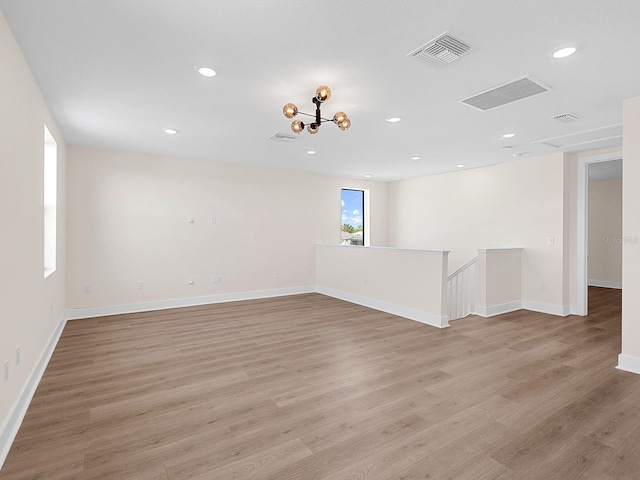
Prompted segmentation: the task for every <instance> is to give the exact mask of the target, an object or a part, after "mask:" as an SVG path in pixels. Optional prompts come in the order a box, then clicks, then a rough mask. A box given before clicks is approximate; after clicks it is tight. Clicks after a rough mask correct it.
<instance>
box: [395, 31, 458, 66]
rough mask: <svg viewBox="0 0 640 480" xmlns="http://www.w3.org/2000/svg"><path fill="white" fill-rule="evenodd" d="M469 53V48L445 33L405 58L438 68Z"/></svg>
mask: <svg viewBox="0 0 640 480" xmlns="http://www.w3.org/2000/svg"><path fill="white" fill-rule="evenodd" d="M470 51H471V46H469V45H468V44H467V43H465V42H463V41H462V40H460V39H459V38H456V37H454V36H453V35H450V34H448V33H447V32H445V33H443V34H442V35H440V36H439V37H436V38H434V39H433V40H431V41H430V42H428V43H425V44H424V45H422V46H421V47H418V48H416V49H415V50H414V51H413V52H411V53H410V54H408V55H407V57H413V58H415V59H416V60H420V61H422V62H425V63H428V64H429V65H431V66H433V67H436V68H440V67H444V66H445V65H448V64H450V63H451V62H454V61H456V60H458V59H459V58H460V57H461V56H463V55H466V54H467V53H469V52H470Z"/></svg>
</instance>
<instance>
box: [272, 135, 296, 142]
mask: <svg viewBox="0 0 640 480" xmlns="http://www.w3.org/2000/svg"><path fill="white" fill-rule="evenodd" d="M297 138H298V137H296V136H295V135H289V134H288V133H274V134H273V135H271V136H270V137H269V140H275V141H276V142H293V141H294V140H296V139H297Z"/></svg>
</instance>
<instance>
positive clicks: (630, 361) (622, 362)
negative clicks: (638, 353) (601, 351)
mask: <svg viewBox="0 0 640 480" xmlns="http://www.w3.org/2000/svg"><path fill="white" fill-rule="evenodd" d="M616 368H617V369H618V370H624V371H625V372H631V373H637V374H640V358H638V357H632V356H631V355H623V354H622V353H621V354H620V355H618V366H617V367H616Z"/></svg>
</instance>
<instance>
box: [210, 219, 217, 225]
mask: <svg viewBox="0 0 640 480" xmlns="http://www.w3.org/2000/svg"><path fill="white" fill-rule="evenodd" d="M216 223H218V219H217V218H216V217H211V225H215V224H216Z"/></svg>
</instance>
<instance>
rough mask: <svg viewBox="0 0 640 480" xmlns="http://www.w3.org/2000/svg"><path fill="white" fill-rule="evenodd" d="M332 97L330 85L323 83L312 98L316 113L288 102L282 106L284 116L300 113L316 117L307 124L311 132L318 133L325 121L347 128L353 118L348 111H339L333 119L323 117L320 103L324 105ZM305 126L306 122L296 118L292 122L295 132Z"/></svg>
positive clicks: (293, 115)
mask: <svg viewBox="0 0 640 480" xmlns="http://www.w3.org/2000/svg"><path fill="white" fill-rule="evenodd" d="M330 98H331V90H330V89H329V87H327V86H325V85H321V86H319V87H318V88H317V89H316V96H315V97H313V98H312V99H311V101H312V102H313V103H314V104H315V106H316V114H315V115H312V114H310V113H304V112H300V111H298V107H296V106H295V105H294V104H293V103H287V104H286V105H285V106H284V107H283V108H282V113H284V116H285V117H287V118H293V117H295V116H296V115H298V114H300V115H306V116H307V117H312V118H314V120H313V122H311V123H310V124H308V125H307V126H306V127H307V131H308V132H309V133H311V134H313V133H317V132H318V130H319V129H320V125H321V124H322V123H324V122H333V123H335V124H336V125H337V126H338V127H339V128H340V130H346V129H347V128H349V127H350V126H351V120H349V118H348V117H347V114H346V113H344V112H337V113H336V114H335V115H334V116H333V118H331V119H329V118H322V115H321V113H320V105H322V104H323V103H324V102H326V101H327V100H329V99H330ZM304 127H305V124H304V123H302V122H301V121H300V120H294V121H293V122H291V130H293V131H294V133H300V132H301V131H302V130H304Z"/></svg>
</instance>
